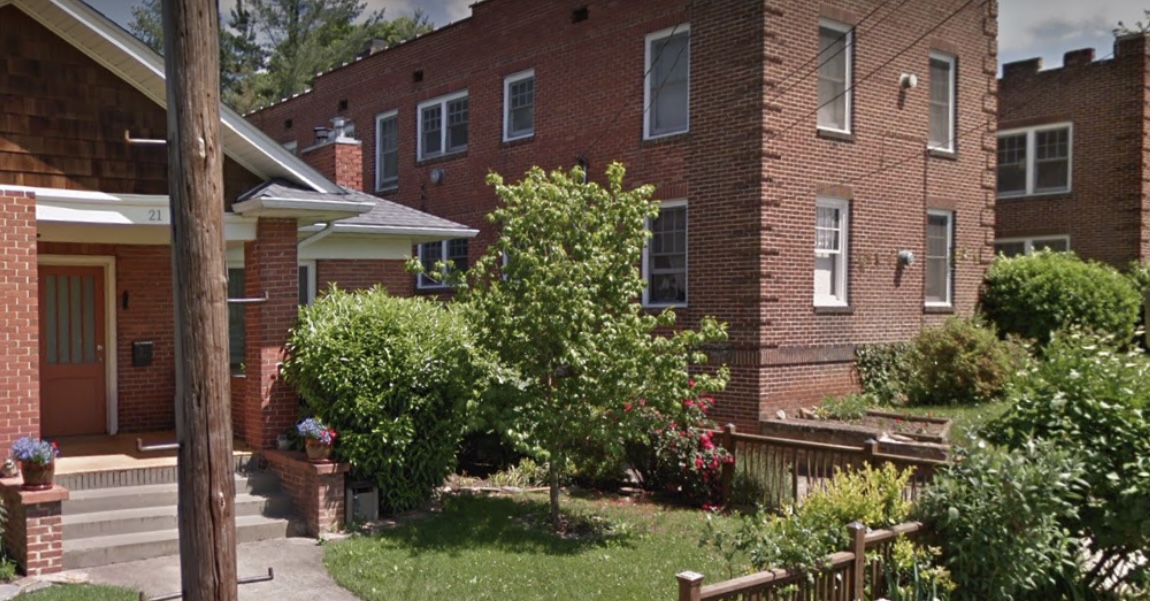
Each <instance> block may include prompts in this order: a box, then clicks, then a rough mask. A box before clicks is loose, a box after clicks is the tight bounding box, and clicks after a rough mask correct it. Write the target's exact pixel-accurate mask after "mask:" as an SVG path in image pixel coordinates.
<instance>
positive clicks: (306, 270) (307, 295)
mask: <svg viewBox="0 0 1150 601" xmlns="http://www.w3.org/2000/svg"><path fill="white" fill-rule="evenodd" d="M297 271H298V273H299V304H300V306H303V305H310V304H312V303H313V302H315V288H316V281H315V261H301V262H300V264H299V268H298V270H297Z"/></svg>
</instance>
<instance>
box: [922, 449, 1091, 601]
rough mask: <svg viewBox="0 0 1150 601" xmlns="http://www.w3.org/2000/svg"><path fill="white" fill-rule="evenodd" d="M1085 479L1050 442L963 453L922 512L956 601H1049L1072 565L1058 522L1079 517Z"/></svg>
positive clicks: (1067, 538)
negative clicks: (1079, 494) (950, 578)
mask: <svg viewBox="0 0 1150 601" xmlns="http://www.w3.org/2000/svg"><path fill="white" fill-rule="evenodd" d="M1082 473H1083V464H1082V462H1081V461H1080V460H1079V459H1078V458H1077V457H1075V455H1074V454H1073V453H1071V452H1068V451H1065V450H1063V449H1060V448H1059V446H1058V445H1055V444H1050V443H1044V444H1037V443H1026V444H1024V445H1022V446H1021V447H1020V448H1018V449H1015V450H1013V451H1007V450H1004V449H1002V448H999V447H994V446H989V445H986V444H985V443H982V444H981V445H980V446H976V447H974V448H972V449H968V450H959V451H958V453H957V457H956V458H955V460H954V461H953V462H952V463H950V464H948V465H947V466H946V467H945V468H944V469H943V470H942V471H941V472H940V473H938V474H937V475H936V476H935V478H934V481H933V483H932V484H931V486H930V488H928V489H927V490H926V492H925V494H924V495H923V497H922V498H921V499H920V500H919V502H918V504H917V506H916V513H917V516H918V517H919V519H921V520H922V521H923V522H924V523H926V524H927V525H928V527H929V528H930V529H931V532H932V533H933V534H934V535H935V536H937V539H938V541H939V544H940V545H941V547H942V549H943V560H944V564H945V565H946V567H948V568H949V569H950V572H951V575H952V576H953V578H954V581H955V582H956V583H957V584H958V588H957V590H956V591H955V598H956V599H960V600H971V601H975V600H978V601H982V600H984V599H999V600H1002V601H1012V600H1023V599H1045V598H1050V597H1047V596H1044V595H1041V594H1038V593H1039V592H1040V591H1049V590H1050V588H1051V587H1053V586H1055V585H1056V584H1057V583H1058V582H1059V580H1060V577H1061V576H1062V575H1063V574H1065V573H1066V572H1067V571H1068V570H1071V569H1072V567H1073V565H1074V561H1075V551H1076V549H1077V546H1076V541H1075V539H1074V538H1073V537H1072V535H1071V533H1070V531H1069V530H1067V529H1065V528H1064V527H1063V525H1062V524H1061V523H1060V522H1059V520H1060V519H1061V518H1065V517H1073V516H1074V515H1076V507H1075V505H1074V502H1073V499H1074V496H1075V490H1076V488H1078V487H1079V486H1080V480H1079V478H1080V477H1081V476H1082ZM1055 598H1056V597H1055Z"/></svg>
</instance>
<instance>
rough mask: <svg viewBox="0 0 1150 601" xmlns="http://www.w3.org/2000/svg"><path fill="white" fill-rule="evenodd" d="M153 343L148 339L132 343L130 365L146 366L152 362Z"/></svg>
mask: <svg viewBox="0 0 1150 601" xmlns="http://www.w3.org/2000/svg"><path fill="white" fill-rule="evenodd" d="M154 348H155V344H153V343H152V342H151V341H150V340H149V341H140V342H133V343H132V367H147V366H149V365H151V364H152V350H153V349H154Z"/></svg>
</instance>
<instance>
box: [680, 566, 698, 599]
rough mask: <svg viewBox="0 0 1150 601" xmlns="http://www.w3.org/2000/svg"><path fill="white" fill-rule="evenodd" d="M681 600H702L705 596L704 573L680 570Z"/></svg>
mask: <svg viewBox="0 0 1150 601" xmlns="http://www.w3.org/2000/svg"><path fill="white" fill-rule="evenodd" d="M675 578H677V579H678V580H679V601H700V600H701V599H702V598H703V575H702V574H700V573H698V572H679V573H678V574H675Z"/></svg>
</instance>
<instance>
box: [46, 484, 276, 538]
mask: <svg viewBox="0 0 1150 601" xmlns="http://www.w3.org/2000/svg"><path fill="white" fill-rule="evenodd" d="M235 515H236V517H237V518H240V517H247V516H263V517H270V518H283V519H290V518H291V517H292V504H291V498H289V497H288V496H287V495H285V494H282V493H279V494H274V495H270V496H262V495H253V494H249V493H240V494H237V495H236V502H235ZM61 523H62V525H63V528H64V540H65V541H74V540H80V539H84V538H92V537H99V536H112V535H118V534H133V533H138V532H149V531H156V530H172V529H175V528H176V527H177V524H178V511H177V507H176V505H174V504H173V505H162V506H155V507H138V508H131V509H113V510H108V511H90V512H84V513H68V512H65V513H64V515H63V516H62V519H61Z"/></svg>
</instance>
